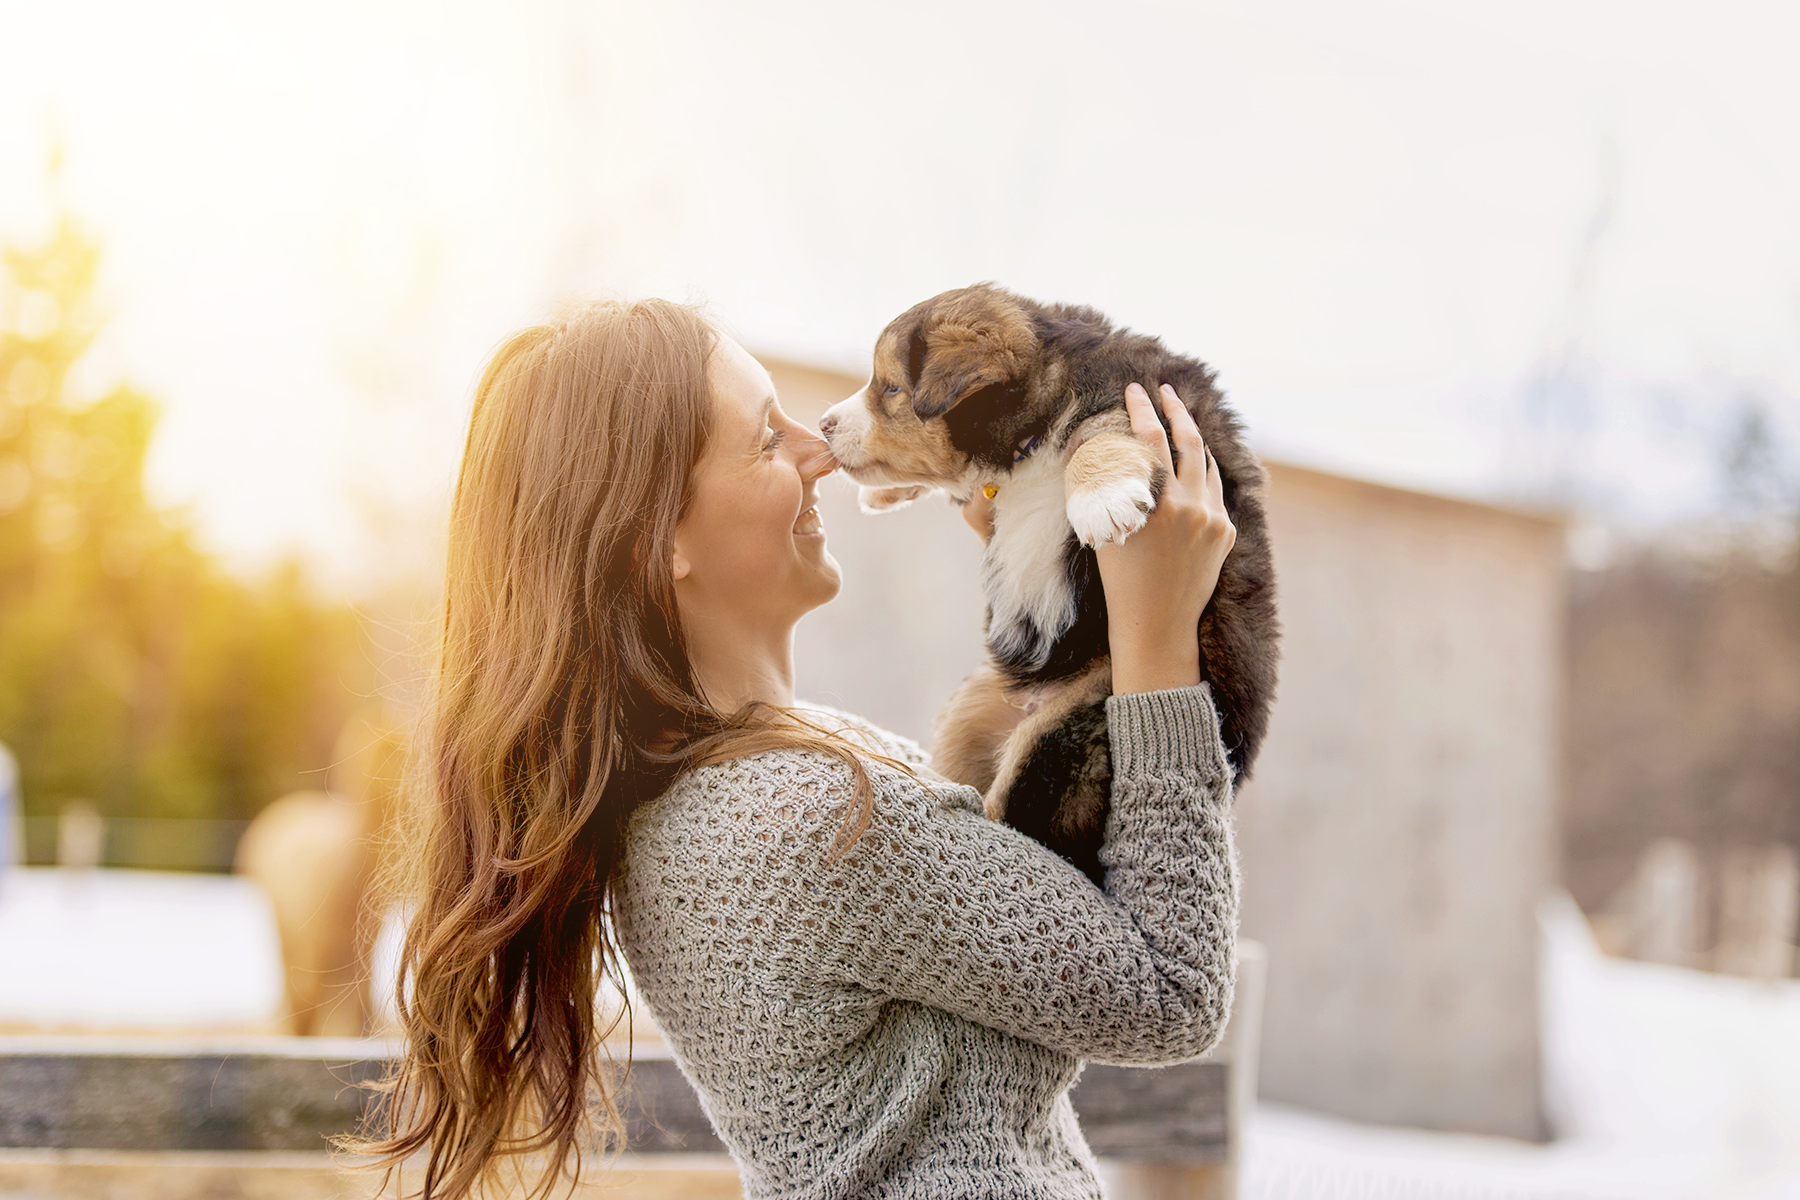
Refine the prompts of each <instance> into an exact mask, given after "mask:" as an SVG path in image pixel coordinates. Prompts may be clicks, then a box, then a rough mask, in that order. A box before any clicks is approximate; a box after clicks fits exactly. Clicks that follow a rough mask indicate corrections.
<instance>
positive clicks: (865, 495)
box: [856, 486, 935, 513]
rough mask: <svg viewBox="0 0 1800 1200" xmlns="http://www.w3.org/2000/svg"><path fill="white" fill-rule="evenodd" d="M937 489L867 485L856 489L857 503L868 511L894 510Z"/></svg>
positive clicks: (882, 511)
mask: <svg viewBox="0 0 1800 1200" xmlns="http://www.w3.org/2000/svg"><path fill="white" fill-rule="evenodd" d="M933 490H935V489H932V488H928V487H918V486H907V487H880V488H878V487H865V488H857V489H856V503H857V506H858V507H859V508H861V509H862V510H863V511H864V512H866V513H884V512H892V511H894V510H895V509H896V508H905V507H906V506H907V505H909V504H911V503H912V502H913V501H914V500H917V499H918V498H919V497H920V496H923V495H925V494H926V493H927V492H930V491H933Z"/></svg>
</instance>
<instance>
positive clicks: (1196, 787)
mask: <svg viewBox="0 0 1800 1200" xmlns="http://www.w3.org/2000/svg"><path fill="white" fill-rule="evenodd" d="M1127 403H1128V406H1129V408H1130V412H1131V416H1132V424H1133V428H1134V429H1135V430H1137V431H1138V432H1139V433H1140V435H1141V436H1143V437H1144V438H1145V439H1146V441H1148V442H1150V443H1151V445H1152V446H1153V448H1154V449H1155V450H1156V451H1157V452H1158V453H1159V454H1161V455H1162V456H1163V457H1164V459H1165V462H1167V460H1168V459H1169V449H1168V446H1167V444H1166V441H1165V437H1164V434H1163V430H1162V426H1161V425H1160V424H1159V423H1158V422H1157V420H1156V417H1155V413H1154V410H1153V409H1152V407H1151V402H1150V400H1149V398H1148V397H1147V396H1146V395H1144V393H1143V390H1142V389H1141V388H1138V387H1137V386H1136V385H1133V388H1132V390H1131V393H1130V394H1129V395H1128V397H1127ZM1164 410H1165V411H1166V412H1167V414H1168V416H1169V420H1170V422H1171V427H1172V431H1173V437H1174V440H1175V442H1176V445H1177V447H1178V448H1179V449H1180V450H1181V451H1182V454H1181V463H1182V467H1181V471H1180V473H1179V474H1175V475H1173V476H1172V480H1171V483H1170V485H1169V488H1168V491H1167V494H1166V495H1165V497H1164V499H1163V501H1162V503H1161V504H1160V505H1159V507H1158V509H1157V511H1156V512H1155V513H1154V514H1153V515H1152V517H1151V519H1150V521H1149V523H1148V525H1147V526H1146V527H1145V528H1144V530H1142V531H1141V532H1140V533H1138V534H1137V535H1135V536H1134V537H1132V538H1131V540H1130V541H1129V542H1127V543H1125V544H1124V545H1123V546H1112V547H1105V548H1103V549H1102V550H1101V552H1100V571H1101V576H1102V580H1103V583H1104V586H1105V589H1106V596H1107V601H1108V608H1109V613H1110V616H1109V620H1110V633H1111V637H1112V649H1113V663H1114V691H1115V693H1116V694H1115V695H1114V697H1113V698H1112V699H1111V700H1109V702H1108V705H1107V715H1108V719H1109V722H1110V725H1111V731H1112V732H1111V737H1112V748H1113V756H1114V784H1113V797H1112V803H1113V810H1112V817H1111V819H1110V821H1109V824H1108V827H1107V832H1108V841H1107V845H1106V847H1105V848H1104V849H1103V850H1102V852H1101V861H1102V863H1103V865H1104V866H1105V867H1106V869H1107V874H1106V880H1105V888H1104V890H1100V889H1096V888H1094V887H1093V886H1092V884H1090V883H1089V882H1088V880H1087V879H1086V878H1085V877H1084V876H1082V875H1081V874H1080V872H1078V871H1076V870H1075V869H1074V868H1073V867H1071V866H1070V865H1069V864H1067V863H1066V862H1064V861H1063V860H1062V859H1060V858H1057V857H1056V856H1055V855H1053V854H1051V853H1050V852H1049V851H1047V850H1045V849H1044V848H1043V847H1041V846H1039V845H1038V844H1036V843H1035V842H1032V841H1030V840H1028V839H1026V838H1024V837H1022V836H1020V835H1019V834H1017V833H1016V832H1014V831H1013V830H1010V829H1008V828H1005V827H1003V826H1000V825H996V824H993V823H990V822H988V821H986V820H984V819H983V818H982V816H981V815H980V813H981V808H980V797H979V796H978V795H977V794H976V793H975V792H973V791H972V790H970V789H967V788H959V787H954V786H951V785H949V784H945V783H943V782H942V781H941V780H935V779H934V777H932V776H931V775H930V773H929V770H928V764H927V761H926V758H925V756H924V754H923V753H922V752H921V751H920V750H919V749H918V747H917V746H915V745H913V744H912V743H910V742H907V741H905V740H904V739H902V738H898V737H895V736H894V735H892V734H888V733H884V732H883V731H880V730H878V729H875V728H874V727H872V726H869V725H867V724H865V723H863V722H861V721H858V720H856V719H854V718H850V717H845V716H842V715H841V714H834V713H829V712H826V711H824V710H816V709H799V708H796V706H795V702H794V696H793V665H792V640H793V630H794V626H795V623H796V622H797V621H798V620H799V618H800V617H801V615H803V614H804V613H805V612H807V611H808V610H810V609H812V608H814V607H816V606H817V605H819V604H822V603H824V602H825V601H827V600H829V599H831V598H832V596H833V595H834V594H835V593H836V592H837V590H838V583H839V578H838V569H837V564H836V563H835V562H834V561H833V560H832V558H831V556H830V554H829V553H828V552H827V551H826V548H825V537H824V531H823V529H822V528H821V526H820V524H819V520H818V514H817V512H816V510H815V509H814V507H813V505H814V500H815V498H816V488H817V486H818V481H819V479H820V478H822V477H823V476H824V475H826V474H828V473H829V472H830V471H831V470H832V469H833V467H834V465H835V464H834V463H833V462H832V460H831V458H830V456H829V454H828V453H827V451H826V449H825V446H824V443H823V442H822V441H821V439H820V438H819V437H818V435H817V434H816V433H814V432H813V431H811V430H809V429H807V428H805V427H803V426H801V425H799V424H797V423H796V422H794V421H793V420H791V419H790V418H788V417H787V416H786V415H785V414H784V413H783V412H782V411H781V409H780V406H779V404H778V403H777V402H776V399H775V395H774V389H773V387H772V386H771V384H770V381H769V377H768V375H767V373H766V372H764V371H763V369H762V368H761V367H760V366H758V365H757V363H756V362H755V360H754V359H752V358H751V357H750V356H749V355H748V354H746V353H745V352H744V351H743V349H742V348H740V347H739V346H738V345H737V344H736V343H734V342H733V341H731V340H730V339H729V338H726V337H723V336H722V335H720V334H719V333H717V332H716V331H715V330H714V329H713V328H712V327H711V326H710V325H709V324H708V323H707V322H706V321H705V320H704V319H703V318H702V317H701V316H699V315H698V314H697V313H696V312H694V311H693V310H691V309H687V308H684V307H682V306H679V305H675V304H671V303H667V302H663V301H645V302H641V303H638V304H632V305H622V304H603V305H595V306H592V307H589V308H586V309H583V310H580V311H578V312H576V313H573V314H572V315H570V316H568V317H566V318H564V319H563V320H560V321H558V322H555V323H553V324H549V325H544V326H540V327H537V328H534V329H530V330H527V331H525V332H524V333H521V334H519V335H517V336H516V337H514V338H513V339H512V340H511V341H509V342H508V343H507V344H506V345H505V346H503V347H502V348H501V349H500V351H499V352H498V353H497V354H496V355H495V356H494V359H493V361H492V362H491V363H490V364H489V366H488V368H487V371H486V372H485V374H484V376H483V379H482V381H481V384H480V387H479V389H478V391H477V395H476V401H475V409H474V413H473V416H472V418H471V424H470V430H469V438H468V445H467V448H466V451H465V455H464V459H463V464H462V469H461V473H460V476H459V479H458V482H457V488H456V495H455V500H454V504H453V510H452V517H451V532H450V554H449V561H448V572H447V595H446V601H445V609H444V630H443V640H442V645H441V648H440V661H439V664H438V675H437V682H436V691H435V694H434V696H433V698H432V701H431V704H430V706H429V708H428V711H427V715H426V720H425V723H424V726H423V729H422V737H423V739H424V742H425V753H424V755H423V763H422V779H421V798H422V801H423V803H422V804H421V809H422V815H423V819H424V822H425V824H424V827H423V828H422V829H421V831H420V832H419V835H418V844H419V848H420V849H419V857H418V868H417V870H418V876H419V877H418V879H417V881H416V884H415V886H416V895H417V896H418V898H419V899H418V903H419V909H418V913H417V916H416V917H415V919H414V920H413V922H412V924H411V926H410V928H409V930H408V933H407V939H406V946H405V951H404V958H403V964H404V971H403V976H404V977H405V978H406V979H407V980H408V984H407V987H406V989H405V991H404V993H403V994H402V995H401V997H400V1003H401V1011H402V1016H403V1021H404V1023H405V1026H406V1030H407V1033H408V1037H409V1046H408V1057H407V1058H406V1060H405V1062H404V1063H403V1064H402V1066H401V1068H400V1070H399V1072H398V1073H397V1075H396V1077H395V1079H394V1080H393V1082H392V1094H391V1096H390V1104H389V1114H388V1116H389V1123H390V1129H389V1136H388V1138H387V1139H386V1140H385V1141H383V1142H381V1143H379V1144H375V1145H372V1146H370V1147H368V1148H369V1149H373V1150H375V1151H377V1152H378V1153H380V1154H382V1155H384V1156H386V1158H387V1161H389V1162H390V1163H394V1162H398V1161H399V1160H400V1159H401V1158H403V1157H405V1156H407V1155H409V1154H413V1153H415V1152H418V1151H421V1150H424V1151H427V1164H428V1165H427V1166H426V1170H425V1178H424V1180H423V1187H424V1190H425V1192H426V1193H428V1194H429V1195H431V1196H442V1197H458V1198H460V1197H462V1196H463V1195H465V1194H467V1193H469V1192H470V1191H471V1190H472V1189H474V1188H476V1187H478V1186H479V1185H480V1184H481V1183H482V1182H483V1181H484V1180H487V1179H490V1178H493V1177H495V1176H496V1175H497V1173H498V1172H499V1171H500V1169H501V1167H502V1165H503V1164H505V1163H508V1162H509V1161H510V1162H511V1163H512V1164H513V1165H514V1167H515V1168H516V1165H517V1161H518V1160H516V1159H512V1158H511V1157H510V1156H514V1155H519V1154H537V1155H539V1157H538V1158H537V1160H536V1161H537V1162H538V1163H539V1164H541V1165H542V1168H543V1174H542V1175H541V1176H540V1177H539V1178H538V1182H539V1183H540V1184H541V1185H542V1186H544V1187H546V1188H548V1187H549V1186H551V1185H553V1184H554V1183H555V1181H556V1179H557V1178H558V1172H562V1171H567V1170H574V1169H576V1167H577V1165H578V1161H579V1144H580V1135H581V1133H582V1130H583V1121H584V1118H585V1115H586V1112H587V1109H588V1097H589V1094H590V1089H597V1091H598V1094H599V1096H600V1097H601V1100H602V1105H601V1110H602V1115H603V1116H604V1118H606V1120H607V1122H608V1123H609V1124H611V1125H613V1126H614V1127H616V1125H617V1114H616V1112H615V1111H614V1109H613V1105H612V1092H611V1078H612V1077H611V1075H610V1073H609V1072H608V1071H607V1070H606V1069H605V1068H603V1067H602V1066H601V1064H600V1063H599V1054H600V1039H601V1033H602V1031H600V1030H597V1029H596V1028H595V1003H594V997H595V989H596V986H597V984H598V983H599V976H600V974H601V972H616V971H617V970H618V969H619V967H620V965H621V952H622V953H623V958H624V959H625V960H627V961H628V962H629V964H630V967H631V971H632V974H633V976H634V979H635V982H636V984H637V987H638V990H639V992H640V994H641V995H642V996H643V998H644V999H645V1001H646V1002H647V1003H648V1005H649V1007H650V1009H651V1010H652V1013H653V1015H654V1016H655V1018H656V1020H657V1022H658V1024H659V1025H660V1026H661V1027H662V1030H663V1032H664V1034H665V1036H666V1037H667V1038H668V1040H669V1042H670V1045H671V1047H672V1048H673V1050H674V1052H675V1055H676V1057H677V1059H678V1061H679V1062H680V1064H681V1066H682V1069H683V1070H684V1071H685V1072H686V1073H687V1075H688V1077H689V1078H690V1079H691V1080H692V1081H693V1083H694V1085H695V1087H696V1088H697V1089H698V1091H699V1093H700V1095H701V1097H702V1099H703V1101H704V1103H705V1105H706V1108H707V1111H708V1114H709V1115H710V1116H711V1118H712V1121H713V1124H714V1126H715V1127H716V1128H717V1130H718V1132H719V1134H720V1136H721V1137H722V1138H723V1139H724V1141H725V1142H726V1144H727V1145H728V1146H729V1147H730V1148H731V1150H732V1153H733V1154H734V1156H735V1157H736V1159H737V1161H738V1164H739V1167H740V1169H741V1172H742V1175H743V1181H744V1188H745V1192H746V1194H747V1195H749V1196H752V1197H760V1196H820V1197H824V1196H857V1195H873V1194H880V1195H892V1196H988V1195H992V1196H1002V1195H1004V1196H1009V1197H1018V1196H1044V1197H1062V1196H1097V1195H1098V1194H1099V1192H1098V1186H1097V1184H1096V1182H1095V1176H1094V1170H1093V1159H1092V1155H1091V1154H1090V1153H1089V1152H1088V1150H1087V1147H1086V1145H1085V1143H1084V1142H1083V1141H1082V1138H1081V1134H1080V1131H1079V1129H1078V1128H1077V1126H1076V1124H1075V1120H1074V1116H1073V1113H1072V1111H1071V1109H1070V1107H1069V1103H1068V1089H1069V1086H1070V1085H1071V1083H1072V1082H1073V1081H1074V1079H1075V1076H1076V1074H1077V1072H1078V1070H1079V1066H1080V1061H1081V1060H1082V1059H1087V1058H1095V1059H1103V1060H1107V1061H1113V1062H1134V1063H1155V1062H1167V1061H1173V1060H1177V1059H1181V1058H1186V1057H1190V1056H1192V1055H1195V1054H1198V1053H1200V1052H1201V1051H1203V1050H1204V1049H1205V1048H1206V1047H1207V1046H1209V1045H1210V1044H1211V1043H1212V1042H1213V1041H1214V1040H1215V1039H1216V1038H1217V1036H1218V1033H1219V1031H1220V1029H1221V1027H1222V1025H1223V1022H1224V1019H1225V1014H1226V1012H1227V1010H1228V1008H1229V1005H1230V995H1231V984H1232V974H1233V953H1232V948H1233V940H1234V932H1235V924H1236V903H1237V888H1236V878H1235V868H1234V864H1233V858H1232V851H1231V843H1230V834H1229V829H1228V822H1227V812H1228V806H1229V803H1230V783H1229V780H1230V772H1229V770H1228V769H1227V767H1226V763H1225V757H1224V751H1223V749H1222V747H1221V745H1220V742H1219V735H1218V727H1217V718H1216V716H1215V715H1214V713H1213V709H1212V705H1211V702H1210V700H1209V699H1208V697H1207V693H1206V689H1205V687H1204V685H1202V684H1201V683H1200V664H1199V651H1198V647H1197V645H1196V642H1195V636H1194V630H1195V627H1196V624H1197V622H1198V618H1199V615H1200V611H1201V609H1202V608H1204V606H1205V604H1206V602H1207V599H1208V598H1209V597H1210V595H1211V592H1212V589H1213V585H1214V583H1215V582H1216V580H1217V577H1218V571H1219V566H1220V564H1221V563H1222V562H1223V560H1224V557H1225V554H1226V552H1227V551H1228V550H1229V549H1230V546H1231V541H1232V537H1233V532H1232V529H1231V526H1230V523H1229V521H1228V520H1227V519H1226V517H1225V512H1224V506H1223V502H1222V500H1221V498H1220V488H1219V480H1218V473H1217V469H1216V467H1213V466H1211V464H1210V459H1209V456H1208V455H1207V454H1206V452H1205V449H1204V447H1203V446H1201V444H1200V440H1199V435H1198V432H1197V431H1196V430H1195V429H1194V426H1193V422H1192V421H1191V419H1189V418H1188V416H1187V413H1186V411H1185V410H1184V409H1183V408H1182V406H1181V405H1180V403H1179V402H1178V401H1175V400H1174V399H1173V398H1172V396H1167V397H1164ZM973 508H974V506H973V505H971V509H973ZM970 519H971V524H974V525H976V526H977V529H978V532H980V531H982V526H983V522H984V520H985V518H984V516H983V514H982V513H981V512H979V511H973V512H971V513H970ZM608 918H610V922H609V920H608ZM609 928H610V929H612V930H616V943H615V941H614V940H613V939H612V937H611V936H609Z"/></svg>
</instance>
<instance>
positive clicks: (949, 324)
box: [907, 288, 1038, 419]
mask: <svg viewBox="0 0 1800 1200" xmlns="http://www.w3.org/2000/svg"><path fill="white" fill-rule="evenodd" d="M1037 349H1038V341H1037V334H1036V333H1035V332H1034V331H1033V330H1032V328H1031V318H1030V317H1028V316H1027V315H1026V313H1025V310H1024V309H1023V308H1021V307H1019V305H1018V304H1017V303H1015V302H1014V300H1013V299H1012V297H1010V296H1008V295H1007V294H1006V293H1004V292H1001V291H1000V290H999V289H997V288H969V289H966V291H965V293H964V294H963V295H962V296H960V297H958V302H957V303H954V304H949V305H946V306H945V311H944V312H943V314H942V316H941V317H940V319H938V320H935V321H932V322H930V323H929V324H927V325H926V326H925V327H924V328H923V329H922V330H920V331H919V332H915V333H914V334H913V336H912V339H911V340H910V342H909V343H908V353H907V366H908V368H909V369H910V368H911V367H912V366H913V364H914V363H917V364H918V366H919V369H918V372H917V374H916V375H914V376H913V379H912V384H913V391H912V405H913V411H914V412H915V413H917V414H918V415H919V416H920V417H923V418H926V419H930V418H932V417H941V416H943V415H944V414H945V413H947V412H949V411H950V410H951V409H952V408H955V407H956V405H957V404H958V403H959V402H960V401H962V400H963V399H965V398H967V397H968V396H970V395H973V394H974V393H975V392H977V391H979V390H981V389H982V388H984V387H991V386H992V385H994V384H996V383H1006V382H1009V381H1011V380H1015V379H1019V378H1021V377H1023V376H1024V374H1025V372H1026V371H1027V369H1028V368H1029V366H1030V363H1031V359H1032V356H1033V355H1034V354H1035V353H1036V352H1037Z"/></svg>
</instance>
